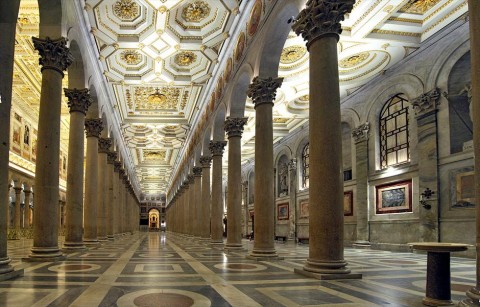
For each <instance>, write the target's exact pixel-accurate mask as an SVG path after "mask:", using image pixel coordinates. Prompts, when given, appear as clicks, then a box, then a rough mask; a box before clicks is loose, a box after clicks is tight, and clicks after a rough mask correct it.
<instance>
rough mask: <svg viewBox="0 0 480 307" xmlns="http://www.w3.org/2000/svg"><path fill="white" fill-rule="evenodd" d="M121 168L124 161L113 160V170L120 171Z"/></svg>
mask: <svg viewBox="0 0 480 307" xmlns="http://www.w3.org/2000/svg"><path fill="white" fill-rule="evenodd" d="M121 169H122V162H120V161H115V162H113V170H114V171H115V172H117V173H120V170H121Z"/></svg>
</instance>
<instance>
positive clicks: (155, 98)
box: [148, 87, 167, 104]
mask: <svg viewBox="0 0 480 307" xmlns="http://www.w3.org/2000/svg"><path fill="white" fill-rule="evenodd" d="M165 101H167V96H165V94H162V93H160V90H159V89H158V87H157V88H156V89H155V93H153V94H150V95H149V96H148V102H150V103H151V104H163V103H165Z"/></svg>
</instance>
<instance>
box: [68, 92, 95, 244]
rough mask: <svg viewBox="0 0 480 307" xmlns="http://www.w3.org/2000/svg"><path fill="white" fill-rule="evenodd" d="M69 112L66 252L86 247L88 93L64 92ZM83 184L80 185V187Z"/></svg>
mask: <svg viewBox="0 0 480 307" xmlns="http://www.w3.org/2000/svg"><path fill="white" fill-rule="evenodd" d="M64 92H65V96H66V97H67V98H68V106H69V108H70V130H69V139H68V169H67V200H66V201H67V205H66V224H65V230H66V233H65V242H64V243H63V250H64V251H69V250H79V249H80V250H81V249H84V248H85V244H84V243H83V155H84V148H85V145H84V144H85V137H84V135H83V127H84V126H85V115H86V114H87V110H88V107H89V106H90V105H91V104H92V102H93V101H92V98H91V97H90V92H89V90H88V89H76V88H74V89H64ZM80 182H81V183H82V184H79V183H80Z"/></svg>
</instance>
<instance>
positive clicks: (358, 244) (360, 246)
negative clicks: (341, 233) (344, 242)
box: [352, 240, 372, 249]
mask: <svg viewBox="0 0 480 307" xmlns="http://www.w3.org/2000/svg"><path fill="white" fill-rule="evenodd" d="M371 246H372V245H371V244H370V242H369V241H363V240H358V241H355V242H354V243H353V244H352V247H353V248H358V249H369V248H370V247H371Z"/></svg>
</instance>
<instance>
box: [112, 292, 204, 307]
mask: <svg viewBox="0 0 480 307" xmlns="http://www.w3.org/2000/svg"><path fill="white" fill-rule="evenodd" d="M211 304H212V303H211V301H210V300H209V299H208V298H206V297H205V296H203V295H200V294H197V293H195V292H191V291H184V290H177V289H150V290H142V291H135V292H132V293H128V294H125V295H123V296H121V297H120V298H119V299H118V300H117V306H119V307H124V306H125V307H126V306H139V307H140V306H141V307H147V306H161V307H167V306H182V307H183V306H185V307H186V306H194V307H195V306H211Z"/></svg>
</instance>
